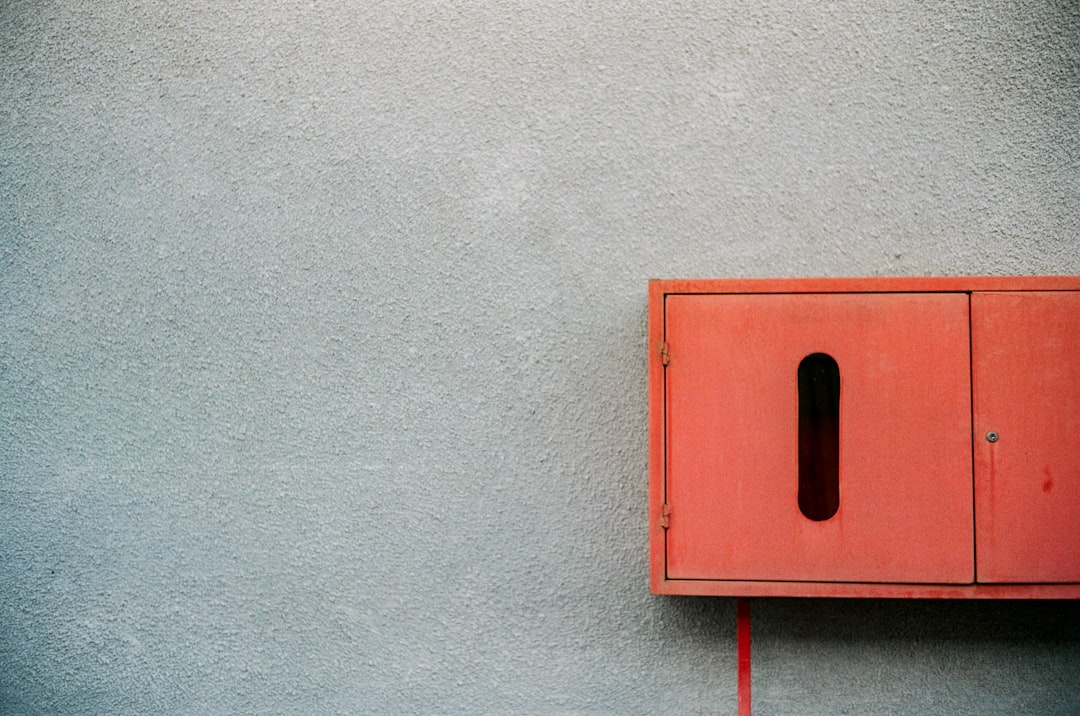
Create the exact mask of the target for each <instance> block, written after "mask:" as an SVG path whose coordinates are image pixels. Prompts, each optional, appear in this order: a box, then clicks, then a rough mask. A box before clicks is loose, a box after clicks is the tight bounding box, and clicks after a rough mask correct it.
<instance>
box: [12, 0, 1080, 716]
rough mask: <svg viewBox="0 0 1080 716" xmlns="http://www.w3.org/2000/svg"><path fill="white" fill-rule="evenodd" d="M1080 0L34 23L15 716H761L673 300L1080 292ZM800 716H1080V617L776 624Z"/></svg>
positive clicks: (15, 212)
mask: <svg viewBox="0 0 1080 716" xmlns="http://www.w3.org/2000/svg"><path fill="white" fill-rule="evenodd" d="M1078 77H1080V9H1078V6H1077V4H1076V3H1075V2H1071V1H1068V0H1059V1H1058V2H1025V3H1014V2H1006V1H1005V0H992V1H984V0H980V1H979V2H944V3H921V2H906V1H901V2H882V3H877V2H817V1H813V2H812V1H809V0H803V1H799V2H766V3H760V2H731V1H724V2H700V3H699V2H686V3H673V4H667V3H662V4H655V3H639V4H625V3H614V2H612V3H594V4H591V5H588V6H586V5H585V4H581V3H571V2H548V3H533V2H521V3H514V2H502V1H497V0H479V1H477V2H469V3H418V2H403V1H402V0H394V1H393V2H383V3H380V2H359V3H352V2H341V1H339V0H332V1H330V2H320V3H314V2H305V3H291V2H290V3H278V2H261V1H259V0H242V1H241V2H236V3H231V2H230V3H225V2H210V1H209V0H198V1H192V2H108V3H106V2H89V1H82V2H66V3H59V2H38V1H30V0H27V1H20V0H3V1H0V625H2V626H0V711H2V712H3V713H5V714H21V713H65V714H66V713H161V712H171V713H191V714H202V713H386V714H398V713H490V714H504V713H505V714H512V713H519V714H548V713H550V714H560V713H599V714H605V713H610V714H646V713H648V714H654V713H671V714H675V713H733V712H734V708H735V706H734V703H735V702H734V698H735V658H734V653H735V643H734V608H733V603H732V602H731V601H730V600H726V599H691V598H684V599H677V598H661V597H653V596H650V595H649V594H648V593H647V570H646V550H647V545H646V479H647V476H646V444H645V429H646V402H645V364H646V358H645V346H644V343H645V341H644V328H645V326H644V323H645V302H646V279H647V278H648V277H653V276H655V277H682V276H717V277H732V276H735V277H745V276H819V275H830V276H831V275H837V276H839V275H920V274H1005V273H1017V274H1043V273H1080V238H1078V237H1080V206H1078V199H1077V197H1078V196H1080V122H1078V121H1077V118H1078V117H1080V79H1078ZM754 619H755V621H754V625H755V629H756V630H757V632H756V633H757V641H756V652H755V659H756V661H755V669H756V670H755V681H754V686H755V690H756V696H757V701H756V706H757V711H756V713H759V714H840V713H848V714H873V713H879V714H900V713H909V714H925V713H943V714H946V713H947V714H1010V715H1011V714H1018V713H1029V714H1051V713H1053V714H1062V713H1077V712H1080V626H1078V624H1080V608H1078V607H1077V606H1076V605H1074V604H1072V603H1034V604H1031V603H1010V602H1005V603H992V604H983V603H943V602H917V603H910V602H890V601H862V602H846V601H815V600H802V601H784V600H761V601H759V602H757V604H756V606H755V617H754Z"/></svg>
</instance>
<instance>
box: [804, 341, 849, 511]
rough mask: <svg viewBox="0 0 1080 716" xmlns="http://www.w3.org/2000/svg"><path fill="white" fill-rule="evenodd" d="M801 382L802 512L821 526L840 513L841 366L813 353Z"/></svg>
mask: <svg viewBox="0 0 1080 716" xmlns="http://www.w3.org/2000/svg"><path fill="white" fill-rule="evenodd" d="M798 378H799V511H801V512H802V513H803V515H805V516H806V517H807V518H808V519H811V520H815V521H818V522H820V521H823V520H827V519H829V518H830V517H832V516H833V515H835V514H836V511H837V510H838V509H840V366H838V365H837V364H836V361H835V360H834V359H833V357H832V356H830V355H826V354H825V353H811V354H810V355H808V356H806V357H805V358H803V359H802V362H801V363H799V376H798Z"/></svg>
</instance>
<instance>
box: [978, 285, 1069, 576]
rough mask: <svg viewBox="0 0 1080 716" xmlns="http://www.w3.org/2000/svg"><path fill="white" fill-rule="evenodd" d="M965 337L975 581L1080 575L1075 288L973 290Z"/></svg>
mask: <svg viewBox="0 0 1080 716" xmlns="http://www.w3.org/2000/svg"><path fill="white" fill-rule="evenodd" d="M971 335H972V380H973V386H974V410H975V412H974V439H975V450H974V455H975V515H976V556H977V563H976V575H977V578H978V581H980V582H1080V293H1078V292H1068V291H1060V292H1052V291H1042V292H1040V291H1029V292H1001V293H973V294H972V296H971ZM990 432H993V433H995V435H993V436H991V437H992V438H996V440H994V441H991V440H989V439H988V438H987V434H988V433H990Z"/></svg>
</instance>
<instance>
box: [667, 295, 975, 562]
mask: <svg viewBox="0 0 1080 716" xmlns="http://www.w3.org/2000/svg"><path fill="white" fill-rule="evenodd" d="M967 308H968V301H967V296H966V295H963V294H802V295H786V294H773V295H754V294H734V295H693V296H668V297H667V306H666V330H667V341H668V345H669V346H670V351H671V362H670V364H669V365H668V367H667V495H668V497H667V502H668V504H669V505H670V508H671V517H670V529H668V533H667V574H668V578H670V579H753V580H778V579H785V580H791V579H794V580H807V581H819V580H836V581H847V582H850V581H869V582H931V583H933V582H943V583H965V582H970V581H972V575H973V572H974V565H973V560H972V548H971V545H972V517H971V504H972V498H971V420H970V415H971V396H970V393H969V390H968V375H969V367H968V360H969V350H968V342H967V331H968V314H967ZM812 353H826V354H828V355H830V356H832V357H833V358H834V359H835V360H836V362H837V363H838V364H839V367H840V380H841V386H842V387H841V395H840V446H841V449H840V495H841V496H840V506H839V509H838V510H837V512H836V514H835V515H834V516H833V517H831V518H830V519H828V520H824V521H815V520H811V519H807V517H806V516H805V515H804V514H803V513H802V511H801V510H800V509H799V501H798V487H799V435H798V428H799V405H798V392H797V371H798V367H799V363H800V362H801V361H802V360H803V358H805V357H806V356H807V355H810V354H812ZM898 545H903V548H902V549H901V548H898Z"/></svg>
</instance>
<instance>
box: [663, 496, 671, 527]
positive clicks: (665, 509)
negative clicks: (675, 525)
mask: <svg viewBox="0 0 1080 716" xmlns="http://www.w3.org/2000/svg"><path fill="white" fill-rule="evenodd" d="M670 516H671V505H669V504H668V503H666V502H665V503H664V506H663V507H662V508H661V509H660V526H661V527H663V528H664V529H665V530H666V529H667V528H668V527H669V526H670V524H671V520H669V519H668V518H669V517H670Z"/></svg>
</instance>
